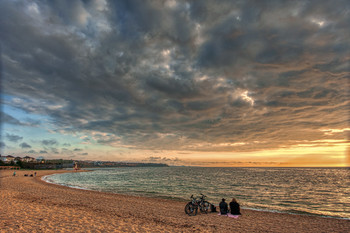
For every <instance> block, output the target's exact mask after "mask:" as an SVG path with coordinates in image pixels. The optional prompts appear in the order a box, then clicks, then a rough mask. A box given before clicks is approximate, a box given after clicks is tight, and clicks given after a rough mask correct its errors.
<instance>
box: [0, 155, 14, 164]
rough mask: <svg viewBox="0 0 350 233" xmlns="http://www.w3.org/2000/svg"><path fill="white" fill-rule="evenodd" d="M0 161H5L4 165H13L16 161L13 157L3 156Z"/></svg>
mask: <svg viewBox="0 0 350 233" xmlns="http://www.w3.org/2000/svg"><path fill="white" fill-rule="evenodd" d="M0 160H1V161H3V162H4V163H11V162H14V161H15V157H13V156H12V155H8V156H1V157H0Z"/></svg>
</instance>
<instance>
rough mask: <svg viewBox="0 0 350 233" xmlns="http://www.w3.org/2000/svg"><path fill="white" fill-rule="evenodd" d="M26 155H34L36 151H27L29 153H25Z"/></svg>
mask: <svg viewBox="0 0 350 233" xmlns="http://www.w3.org/2000/svg"><path fill="white" fill-rule="evenodd" d="M27 153H29V154H35V153H36V151H35V150H29V151H27Z"/></svg>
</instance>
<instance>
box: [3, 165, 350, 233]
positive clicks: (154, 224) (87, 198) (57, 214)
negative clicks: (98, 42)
mask: <svg viewBox="0 0 350 233" xmlns="http://www.w3.org/2000/svg"><path fill="white" fill-rule="evenodd" d="M65 172H70V171H66V170H57V171H52V170H51V171H37V173H38V176H37V177H24V176H23V174H24V173H29V172H28V171H18V172H17V174H18V176H16V177H12V172H11V171H2V172H1V175H0V176H1V177H3V178H2V179H1V181H0V186H1V192H0V198H1V200H4V201H3V203H2V209H1V210H2V211H1V212H0V229H1V231H2V232H57V231H58V232H72V231H75V232H87V231H93V232H96V231H97V232H228V231H229V232H232V231H235V232H350V221H349V220H343V219H333V218H321V217H315V216H302V215H291V214H284V213H271V212H260V211H253V210H247V209H243V210H242V214H243V215H242V216H241V217H239V218H238V219H232V218H228V217H225V216H218V215H217V214H215V213H209V214H200V213H199V214H198V215H197V216H193V217H189V216H187V215H186V214H185V213H184V209H183V208H184V202H180V201H175V200H164V199H155V198H147V197H135V196H128V195H123V194H114V193H104V192H98V191H90V190H81V189H74V188H69V187H65V186H62V185H57V184H50V183H47V182H45V181H43V180H41V177H42V176H44V175H50V174H54V173H65ZM5 173H6V174H5Z"/></svg>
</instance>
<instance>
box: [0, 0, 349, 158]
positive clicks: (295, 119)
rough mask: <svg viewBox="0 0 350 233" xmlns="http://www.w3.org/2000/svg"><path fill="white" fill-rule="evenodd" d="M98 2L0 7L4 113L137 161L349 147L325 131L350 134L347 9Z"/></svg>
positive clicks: (9, 119) (314, 4) (336, 5)
mask: <svg viewBox="0 0 350 233" xmlns="http://www.w3.org/2000/svg"><path fill="white" fill-rule="evenodd" d="M99 3H100V4H98V3H97V2H95V3H93V2H90V1H15V2H14V1H1V3H0V22H1V23H0V35H1V38H2V48H3V67H4V80H3V87H4V88H3V90H4V92H5V94H6V96H8V98H6V100H5V104H6V105H9V106H12V107H15V108H18V109H21V110H23V111H25V112H27V113H31V114H37V115H44V116H48V117H49V119H50V125H52V126H53V128H54V129H53V131H56V132H65V133H72V134H74V133H76V132H84V133H86V134H89V133H91V135H92V137H94V139H93V140H92V139H91V140H90V141H89V140H88V137H86V138H85V139H83V141H84V142H86V143H92V142H97V143H101V144H108V145H117V146H126V147H132V148H137V149H177V150H199V151H201V150H203V151H208V150H222V151H251V150H260V149H271V148H278V147H280V146H291V145H296V144H300V143H301V142H300V141H301V140H306V142H305V143H307V141H315V140H324V139H339V138H341V137H342V136H344V134H345V132H342V133H339V134H332V135H330V134H328V135H327V134H325V133H324V131H322V129H343V128H346V127H347V125H348V119H349V114H348V105H349V92H348V77H349V57H348V54H349V43H348V38H349V37H350V32H349V30H348V28H349V22H350V15H349V14H348V12H349V10H350V4H349V2H348V1H341V0H339V1H307V2H305V1H289V2H286V1H220V3H218V2H213V1H174V2H170V1H138V2H134V1H109V2H107V3H106V4H102V3H103V1H100V2H99ZM3 120H4V122H5V123H8V124H15V125H16V124H17V125H28V126H36V127H38V126H40V124H41V122H40V121H34V120H30V119H26V120H24V121H22V120H19V119H16V118H15V117H13V116H10V115H8V114H6V113H5V114H4V116H3ZM96 132H98V133H100V135H96ZM42 144H43V145H44V146H53V145H58V142H57V141H56V140H43V141H42ZM56 152H57V151H56ZM56 152H54V153H56Z"/></svg>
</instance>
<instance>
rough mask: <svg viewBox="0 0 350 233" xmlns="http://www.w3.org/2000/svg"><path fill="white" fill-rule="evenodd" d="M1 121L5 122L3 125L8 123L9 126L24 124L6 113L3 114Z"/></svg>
mask: <svg viewBox="0 0 350 233" xmlns="http://www.w3.org/2000/svg"><path fill="white" fill-rule="evenodd" d="M1 120H2V121H3V123H7V124H12V125H22V123H21V122H20V121H19V120H18V119H16V118H14V117H12V116H10V115H8V114H6V113H4V112H3V113H2V119H1Z"/></svg>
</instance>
